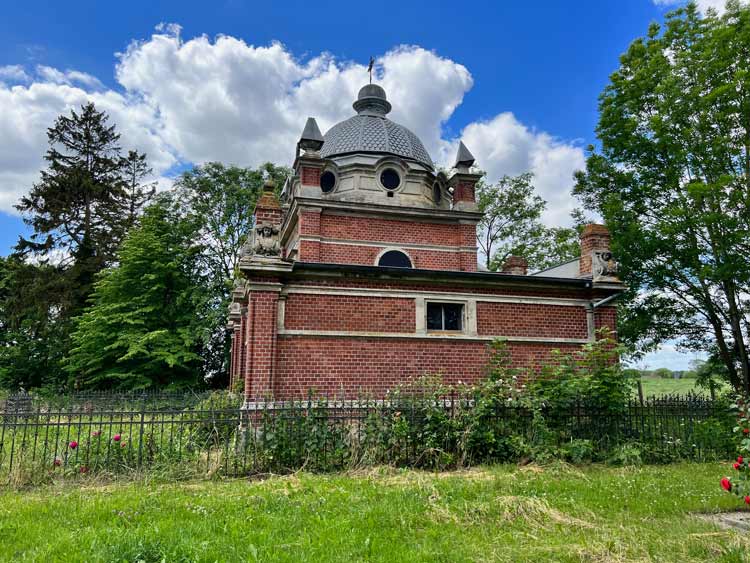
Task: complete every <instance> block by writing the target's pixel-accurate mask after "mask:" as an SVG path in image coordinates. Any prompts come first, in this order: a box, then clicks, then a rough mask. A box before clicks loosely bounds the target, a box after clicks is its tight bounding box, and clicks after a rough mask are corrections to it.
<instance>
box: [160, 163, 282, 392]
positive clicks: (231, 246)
mask: <svg viewBox="0 0 750 563" xmlns="http://www.w3.org/2000/svg"><path fill="white" fill-rule="evenodd" d="M290 173H291V170H290V169H289V168H285V167H282V166H275V165H273V164H271V163H265V164H263V165H261V166H259V167H258V168H256V169H253V168H241V167H238V166H227V165H224V164H221V163H219V162H209V163H206V164H204V165H202V166H196V167H195V168H193V169H192V170H190V171H188V172H185V173H184V174H182V176H181V177H180V178H179V179H178V180H177V182H176V183H175V188H176V189H175V191H174V192H173V193H172V194H171V195H170V200H171V205H172V209H173V210H174V212H175V214H176V215H177V216H179V217H180V218H181V219H182V220H187V221H189V222H190V223H191V224H193V225H194V226H195V231H194V234H195V239H194V240H193V241H192V244H194V245H195V247H196V248H197V249H198V253H197V260H196V268H197V270H196V279H200V280H201V283H202V284H204V285H205V287H206V291H207V292H208V293H209V294H210V295H211V306H210V307H209V308H208V309H207V310H206V311H205V316H204V318H203V320H202V321H203V323H204V330H205V333H206V334H207V335H208V342H207V344H206V346H205V348H204V351H203V357H204V373H205V376H206V378H207V379H208V380H210V382H211V384H212V385H214V386H226V384H228V370H229V347H230V346H229V345H230V342H229V339H228V336H227V334H226V330H225V327H226V324H227V313H228V307H229V300H230V293H231V290H232V287H233V282H234V279H235V277H236V275H237V266H238V263H239V259H240V254H241V249H242V246H243V245H244V244H245V241H246V240H247V237H248V235H249V233H250V232H251V230H252V227H253V210H254V209H255V202H256V201H257V200H258V197H259V196H260V194H261V193H262V191H263V183H264V181H265V180H264V177H265V176H266V175H268V176H270V177H271V178H272V179H273V180H274V182H275V183H276V185H277V186H278V187H280V186H281V185H282V184H283V183H284V180H285V179H286V177H287V176H288V175H289V174H290Z"/></svg>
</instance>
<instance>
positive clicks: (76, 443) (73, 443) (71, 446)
mask: <svg viewBox="0 0 750 563" xmlns="http://www.w3.org/2000/svg"><path fill="white" fill-rule="evenodd" d="M68 446H70V449H71V450H74V449H76V448H77V447H78V442H76V441H75V440H73V441H72V442H71V443H70V444H68Z"/></svg>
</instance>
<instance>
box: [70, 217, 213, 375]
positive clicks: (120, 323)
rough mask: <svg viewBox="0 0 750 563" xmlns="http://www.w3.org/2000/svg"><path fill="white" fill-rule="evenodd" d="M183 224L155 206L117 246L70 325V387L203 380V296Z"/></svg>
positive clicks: (189, 231)
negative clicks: (110, 262) (113, 259)
mask: <svg viewBox="0 0 750 563" xmlns="http://www.w3.org/2000/svg"><path fill="white" fill-rule="evenodd" d="M194 238H195V237H194V232H193V229H192V228H191V225H190V224H189V222H186V221H181V220H179V219H177V218H176V217H174V216H173V215H172V214H171V213H170V211H169V208H168V206H167V205H165V204H164V203H162V202H159V203H156V204H154V205H152V206H150V207H148V208H147V210H146V212H145V214H144V216H143V218H142V219H141V222H140V225H139V226H138V227H136V228H135V229H133V230H132V231H131V232H130V234H129V235H128V237H127V238H126V239H125V241H124V242H123V245H122V248H121V250H120V252H119V255H118V265H117V266H116V267H112V268H109V269H107V270H105V271H104V272H103V273H102V275H101V276H100V278H99V280H98V281H97V283H96V285H95V289H94V293H93V296H92V304H91V306H90V307H89V308H88V309H87V310H86V311H85V312H84V313H83V315H82V316H81V317H80V318H78V319H77V320H76V322H75V325H76V326H75V331H74V332H73V335H72V343H73V347H72V349H71V351H70V354H69V356H68V358H67V359H66V366H65V367H66V370H67V371H68V373H69V374H70V377H71V378H72V379H73V380H74V381H75V387H86V388H92V387H93V388H128V389H137V388H149V387H167V386H172V387H179V386H184V385H194V384H196V383H199V382H201V379H202V370H201V368H202V357H201V348H202V345H203V342H204V334H203V330H204V327H203V326H202V325H201V318H202V317H203V315H204V313H205V309H206V307H207V302H208V299H209V296H208V295H207V294H206V291H205V287H204V286H202V285H201V284H200V283H199V282H198V280H197V279H196V275H195V272H196V260H197V256H198V249H197V248H196V246H195V243H194Z"/></svg>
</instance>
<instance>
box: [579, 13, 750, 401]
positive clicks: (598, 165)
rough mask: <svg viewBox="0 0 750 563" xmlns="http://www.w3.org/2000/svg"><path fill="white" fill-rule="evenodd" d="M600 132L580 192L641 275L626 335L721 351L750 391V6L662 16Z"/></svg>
mask: <svg viewBox="0 0 750 563" xmlns="http://www.w3.org/2000/svg"><path fill="white" fill-rule="evenodd" d="M597 134H598V137H599V139H600V141H601V148H600V149H599V150H594V149H593V148H592V149H591V151H590V155H589V156H588V159H587V163H586V171H585V172H581V173H579V174H578V176H577V186H576V190H575V191H576V193H577V194H578V195H579V196H581V197H582V198H583V199H584V201H585V203H586V205H587V206H588V207H590V208H591V209H593V210H596V211H597V212H599V213H600V214H601V215H602V216H603V217H604V219H605V221H606V223H607V225H608V226H609V227H610V230H611V232H612V244H613V249H614V251H615V254H616V255H617V256H618V257H619V259H620V262H621V272H622V274H621V275H622V277H623V279H624V281H625V282H626V283H627V284H628V285H629V286H630V294H629V300H628V301H627V305H626V307H625V308H624V315H623V319H622V323H621V326H620V335H621V337H623V338H625V339H627V340H629V341H630V342H631V343H634V344H636V343H637V344H638V346H639V349H640V350H648V349H651V348H653V347H654V346H656V345H658V344H660V343H661V342H664V341H665V340H667V339H670V338H677V339H679V342H680V343H681V344H682V345H683V346H685V347H687V348H690V349H696V350H709V351H710V350H712V349H715V350H716V351H717V357H718V358H720V359H721V361H722V363H724V365H725V366H726V368H727V370H728V373H729V379H730V381H731V383H732V385H733V386H734V387H735V388H737V389H743V390H745V391H746V392H750V361H749V358H748V345H749V344H750V341H749V340H748V331H749V330H750V301H749V299H748V296H749V295H750V8H748V7H746V6H744V7H743V6H741V5H740V4H739V3H738V2H736V1H733V2H729V3H728V4H727V10H726V12H725V14H724V15H723V16H721V17H719V16H717V15H716V14H713V13H709V14H708V15H707V16H705V17H701V15H700V14H699V13H698V11H697V8H696V6H695V5H694V4H690V5H688V6H687V7H686V8H684V9H680V10H677V11H675V12H673V13H671V14H669V15H668V16H667V18H666V21H665V24H664V26H663V27H661V26H659V25H657V24H652V26H651V27H650V28H649V30H648V34H647V35H646V37H643V38H640V39H637V40H636V41H634V42H633V43H632V44H631V45H630V47H629V48H628V50H627V52H626V53H625V54H624V55H622V57H621V59H620V67H619V69H618V70H617V71H616V72H615V73H614V74H612V76H611V79H610V83H609V84H608V85H607V87H606V88H605V90H604V92H603V93H602V95H601V100H600V117H599V124H598V127H597Z"/></svg>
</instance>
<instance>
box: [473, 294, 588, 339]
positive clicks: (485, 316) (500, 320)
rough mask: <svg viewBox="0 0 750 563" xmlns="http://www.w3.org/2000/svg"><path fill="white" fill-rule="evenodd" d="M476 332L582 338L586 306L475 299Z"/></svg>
mask: <svg viewBox="0 0 750 563" xmlns="http://www.w3.org/2000/svg"><path fill="white" fill-rule="evenodd" d="M477 332H479V334H480V335H488V336H492V335H496V334H502V335H503V336H530V337H544V338H586V337H587V336H588V330H587V325H586V310H585V309H584V308H583V307H571V306H566V305H542V304H527V303H486V302H485V303H483V302H479V303H477Z"/></svg>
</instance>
